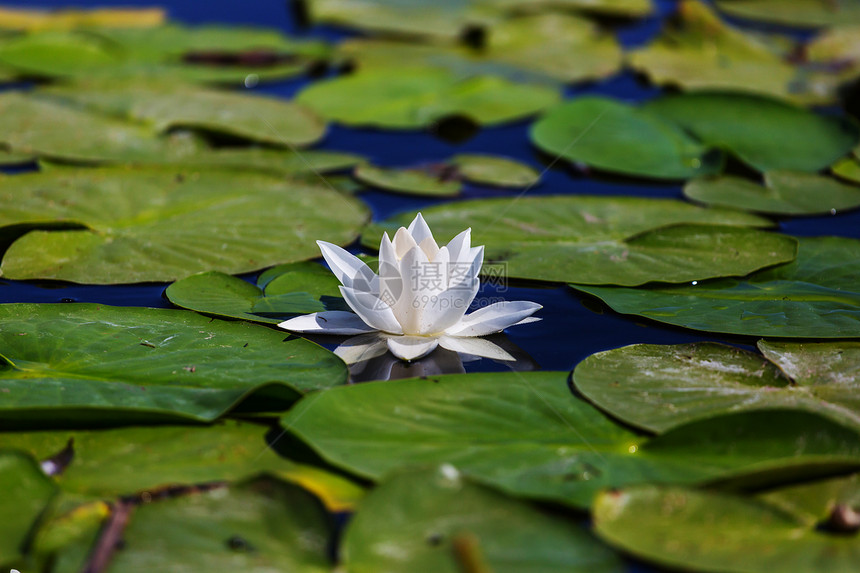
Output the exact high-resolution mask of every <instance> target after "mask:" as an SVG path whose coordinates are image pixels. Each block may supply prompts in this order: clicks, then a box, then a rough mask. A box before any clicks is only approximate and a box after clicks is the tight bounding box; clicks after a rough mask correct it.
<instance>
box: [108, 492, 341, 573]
mask: <svg viewBox="0 0 860 573" xmlns="http://www.w3.org/2000/svg"><path fill="white" fill-rule="evenodd" d="M332 530H333V524H332V522H331V519H330V518H329V517H328V515H327V514H326V513H325V511H323V508H322V507H321V506H320V504H319V502H318V501H316V500H315V499H314V498H313V497H312V496H311V495H310V494H308V493H307V492H304V491H302V490H301V489H299V488H297V487H295V486H290V485H286V484H282V483H278V482H275V481H269V480H258V481H255V482H251V483H246V484H241V485H231V486H229V487H226V488H216V489H213V490H210V491H204V492H199V493H194V494H189V495H183V496H180V497H174V498H170V499H165V500H159V501H154V502H152V503H147V504H144V505H141V506H139V507H137V508H136V509H135V510H134V512H133V513H132V514H131V517H130V519H129V524H128V526H127V527H126V529H125V531H124V534H123V539H124V541H125V542H124V543H123V548H122V551H117V552H116V553H115V554H114V555H113V558H112V559H111V561H110V564H109V565H108V567H107V568H106V569H105V571H106V572H108V573H109V572H111V571H115V572H117V573H120V572H121V573H126V572H128V573H144V572H151V571H170V570H173V571H177V570H185V571H212V572H214V573H221V572H223V573H234V572H235V571H237V570H238V571H245V572H248V573H269V572H271V571H295V572H296V573H324V572H328V571H331V565H330V563H329V559H328V556H327V553H326V548H327V544H328V539H329V537H330V536H331V534H332Z"/></svg>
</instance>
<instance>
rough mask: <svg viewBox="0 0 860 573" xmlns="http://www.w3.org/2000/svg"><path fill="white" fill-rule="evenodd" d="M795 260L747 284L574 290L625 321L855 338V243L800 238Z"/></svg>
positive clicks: (859, 312)
mask: <svg viewBox="0 0 860 573" xmlns="http://www.w3.org/2000/svg"><path fill="white" fill-rule="evenodd" d="M798 241H799V249H798V253H797V260H795V261H794V262H792V263H790V264H787V265H781V266H778V267H774V268H772V269H766V270H763V271H759V272H756V273H754V274H752V275H750V276H749V277H747V278H746V279H742V280H735V279H726V280H716V281H708V282H701V283H697V284H693V285H687V286H651V287H644V288H638V289H625V288H615V287H593V286H582V285H571V286H573V287H574V288H576V289H577V290H580V291H583V292H586V293H589V294H593V295H595V296H597V297H599V298H600V299H601V300H603V301H604V302H605V303H606V304H608V305H609V306H610V307H612V309H613V310H615V311H617V312H621V313H625V314H636V315H639V316H642V317H645V318H650V319H652V320H656V321H658V322H665V323H669V324H674V325H676V326H683V327H686V328H692V329H694V330H705V331H709V332H725V333H728V334H741V335H747V336H764V337H772V338H860V292H858V287H857V285H858V284H860V241H856V240H853V239H845V238H839V237H820V238H800V239H798Z"/></svg>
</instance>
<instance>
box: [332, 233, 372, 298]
mask: <svg viewBox="0 0 860 573" xmlns="http://www.w3.org/2000/svg"><path fill="white" fill-rule="evenodd" d="M317 245H319V247H320V251H322V256H323V258H324V259H325V262H327V263H328V266H329V268H331V272H332V273H334V276H336V277H337V280H339V281H340V283H341V284H342V285H343V286H345V287H349V288H354V289H357V290H360V291H364V292H370V291H371V290H372V289H373V288H374V286H375V283H376V282H377V279H376V273H374V272H373V271H372V270H370V267H368V266H367V265H366V264H364V262H363V261H362V260H361V259H359V258H358V257H356V256H355V255H353V254H352V253H349V252H348V251H345V250H344V249H342V248H340V247H338V246H337V245H333V244H332V243H327V242H325V241H317Z"/></svg>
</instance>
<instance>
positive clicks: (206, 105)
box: [42, 81, 325, 146]
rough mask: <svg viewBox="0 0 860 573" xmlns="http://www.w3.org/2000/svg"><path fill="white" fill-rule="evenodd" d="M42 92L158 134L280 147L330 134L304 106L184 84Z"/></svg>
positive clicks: (107, 85) (100, 86) (99, 86)
mask: <svg viewBox="0 0 860 573" xmlns="http://www.w3.org/2000/svg"><path fill="white" fill-rule="evenodd" d="M42 93H47V94H49V95H50V96H53V97H57V98H60V99H61V100H62V101H67V102H71V103H73V104H76V105H78V106H83V107H87V108H91V109H94V110H96V111H99V112H101V113H105V114H110V115H120V116H125V117H128V118H129V119H132V120H136V121H139V122H143V123H148V124H151V125H152V127H153V128H154V129H155V131H156V132H159V133H165V132H168V131H170V130H173V129H198V130H203V131H206V132H216V133H223V134H226V135H229V136H233V137H237V138H241V139H248V140H251V141H255V142H259V143H265V144H270V145H280V146H305V145H310V144H312V143H315V142H316V141H318V140H320V139H321V138H322V136H323V135H324V133H325V123H324V122H323V121H322V120H320V119H319V118H318V117H317V116H316V115H315V114H314V113H312V112H311V111H310V110H309V109H307V108H306V107H305V106H302V105H299V104H296V103H293V102H290V101H284V100H282V99H276V98H266V97H260V96H253V95H247V94H242V93H235V92H227V91H217V90H214V89H207V88H200V87H194V86H187V85H181V84H179V85H177V84H156V85H152V82H147V83H142V82H132V83H130V84H126V85H122V84H117V82H116V81H111V82H109V83H103V82H95V83H94V84H91V85H86V84H85V85H74V86H70V87H58V88H49V89H47V90H43V92H42Z"/></svg>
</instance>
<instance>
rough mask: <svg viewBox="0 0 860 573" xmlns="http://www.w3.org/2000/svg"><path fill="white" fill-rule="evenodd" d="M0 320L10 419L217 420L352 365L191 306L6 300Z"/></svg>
mask: <svg viewBox="0 0 860 573" xmlns="http://www.w3.org/2000/svg"><path fill="white" fill-rule="evenodd" d="M0 324H2V329H0V339H2V344H1V345H0V347H2V349H3V354H2V357H0V358H2V361H3V367H2V370H0V391H2V393H3V397H4V398H3V402H2V404H0V410H2V413H3V415H2V420H3V423H4V425H7V426H21V425H26V424H36V423H42V424H45V423H47V424H50V423H52V422H53V421H56V420H65V421H66V422H72V423H74V422H78V423H81V422H83V423H86V422H90V423H92V422H116V423H131V422H134V421H144V420H149V421H159V420H165V419H171V418H173V419H177V418H184V419H188V420H196V421H211V420H214V419H215V418H217V417H219V416H221V415H222V414H224V413H225V412H227V411H228V410H230V409H231V408H232V407H234V406H235V405H236V404H238V403H239V402H241V401H243V400H244V399H245V398H247V397H249V396H251V395H254V394H256V395H258V396H262V397H266V398H268V399H269V400H271V407H281V408H283V407H286V405H288V404H289V403H290V402H291V401H292V400H294V399H295V398H296V397H297V396H298V395H299V394H300V393H302V392H308V391H311V390H316V389H319V388H327V387H329V386H333V385H337V384H340V383H343V382H344V381H345V380H346V375H347V372H346V367H345V366H344V365H343V363H342V362H341V361H340V359H339V358H337V357H336V356H335V355H334V354H332V353H330V352H328V351H327V350H325V349H323V348H320V347H319V346H317V345H315V344H312V343H310V342H307V341H305V340H302V339H298V338H294V339H286V340H285V338H284V334H283V333H282V332H278V331H275V330H271V329H268V328H263V327H260V326H256V325H251V324H246V323H240V322H225V321H217V320H214V319H211V318H207V317H204V316H201V315H199V314H196V313H192V312H186V311H179V310H163V309H146V308H117V307H109V306H104V305H92V304H45V305H39V304H4V305H0Z"/></svg>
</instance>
